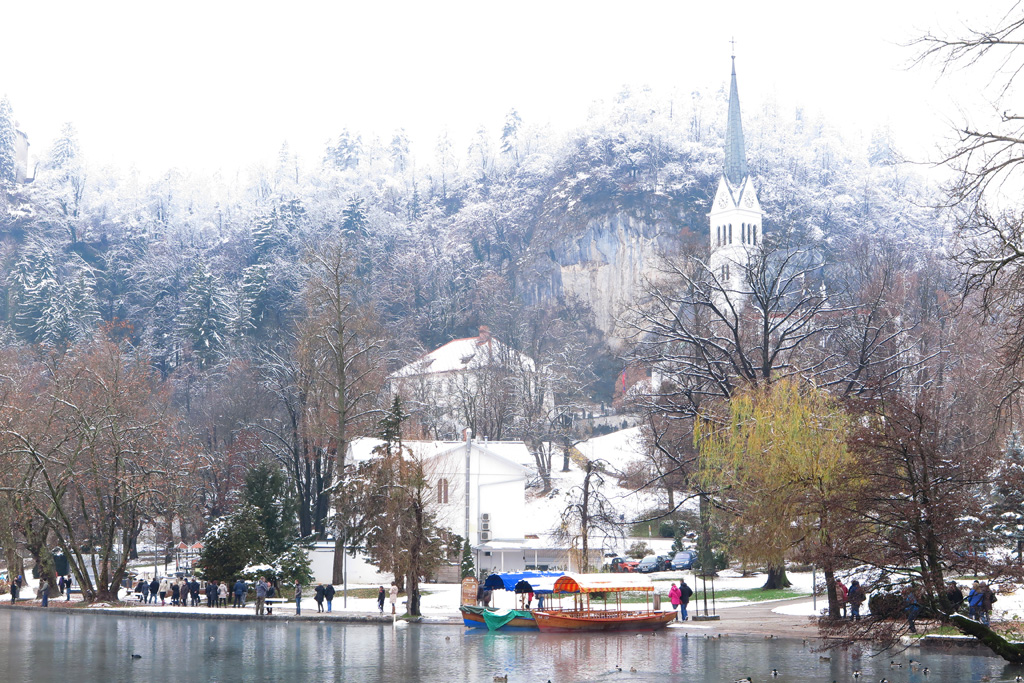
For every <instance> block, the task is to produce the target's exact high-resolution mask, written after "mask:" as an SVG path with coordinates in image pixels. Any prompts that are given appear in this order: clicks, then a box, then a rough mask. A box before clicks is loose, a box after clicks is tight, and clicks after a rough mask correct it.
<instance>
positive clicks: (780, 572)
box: [761, 565, 793, 591]
mask: <svg viewBox="0 0 1024 683" xmlns="http://www.w3.org/2000/svg"><path fill="white" fill-rule="evenodd" d="M791 585H793V584H791V583H790V582H789V579H787V578H786V566H785V565H781V566H778V567H768V580H767V581H765V582H764V585H763V586H761V590H766V591H767V590H773V589H779V588H789V587H790V586H791Z"/></svg>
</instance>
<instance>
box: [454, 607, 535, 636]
mask: <svg viewBox="0 0 1024 683" xmlns="http://www.w3.org/2000/svg"><path fill="white" fill-rule="evenodd" d="M484 609H485V608H482V607H475V608H467V607H466V606H465V605H463V606H461V607H460V608H459V611H460V612H462V623H463V624H465V625H466V628H482V629H487V628H489V627H488V626H487V622H486V621H485V620H484V616H483V612H484ZM490 611H492V612H493V611H495V610H490ZM493 630H497V631H536V630H537V622H536V620H534V619H533V617H532V616H530V617H525V616H517V617H514V618H513V619H512V620H511V621H509V622H507V623H505V624H502V625H501V626H498V627H497V628H496V629H493Z"/></svg>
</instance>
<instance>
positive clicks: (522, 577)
mask: <svg viewBox="0 0 1024 683" xmlns="http://www.w3.org/2000/svg"><path fill="white" fill-rule="evenodd" d="M564 574H565V572H516V573H510V574H491V575H490V576H488V577H487V580H486V581H484V588H490V589H491V590H506V591H514V590H515V589H516V584H517V583H519V582H520V581H526V582H527V583H529V584H530V586H531V587H533V592H534V593H550V592H552V589H553V588H554V585H555V580H556V579H557V578H558V577H560V576H563V575H564Z"/></svg>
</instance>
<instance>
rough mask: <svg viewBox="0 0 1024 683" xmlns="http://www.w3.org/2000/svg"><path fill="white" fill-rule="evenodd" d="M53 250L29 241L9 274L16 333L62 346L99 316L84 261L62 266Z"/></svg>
mask: <svg viewBox="0 0 1024 683" xmlns="http://www.w3.org/2000/svg"><path fill="white" fill-rule="evenodd" d="M64 271H65V273H66V275H65V276H63V277H62V275H61V272H60V269H59V268H58V264H57V262H56V259H55V257H54V254H53V251H52V250H51V249H50V248H49V247H48V246H46V245H45V244H42V243H39V242H30V243H28V244H27V245H26V246H25V248H24V250H23V251H22V254H21V258H19V259H18V262H17V263H16V264H15V266H14V272H13V273H12V275H11V299H12V308H13V327H14V331H15V333H16V334H17V335H18V336H19V337H21V338H22V339H24V340H25V341H28V342H31V343H38V344H43V345H45V346H52V347H64V346H67V345H68V344H70V343H71V342H73V341H74V340H76V339H78V338H80V337H82V336H83V335H84V334H85V333H86V332H88V331H89V330H90V329H91V328H92V326H93V325H94V324H95V322H96V321H97V320H98V319H99V313H98V311H97V310H96V301H95V296H94V292H95V287H96V283H95V278H94V277H93V275H92V271H91V270H90V269H89V267H88V266H86V265H85V264H84V263H79V264H77V266H76V265H69V266H66V267H65V268H64Z"/></svg>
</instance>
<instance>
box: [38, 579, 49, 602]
mask: <svg viewBox="0 0 1024 683" xmlns="http://www.w3.org/2000/svg"><path fill="white" fill-rule="evenodd" d="M39 595H41V596H42V598H43V607H48V606H49V605H50V582H49V581H47V580H46V579H43V580H42V581H40V583H39Z"/></svg>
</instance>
